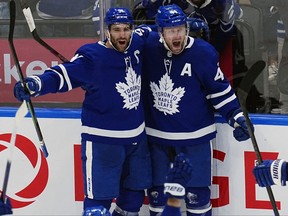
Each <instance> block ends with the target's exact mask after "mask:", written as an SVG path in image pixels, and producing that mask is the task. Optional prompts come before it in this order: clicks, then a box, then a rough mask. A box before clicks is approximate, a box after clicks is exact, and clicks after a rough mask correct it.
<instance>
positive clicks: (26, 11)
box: [20, 0, 68, 62]
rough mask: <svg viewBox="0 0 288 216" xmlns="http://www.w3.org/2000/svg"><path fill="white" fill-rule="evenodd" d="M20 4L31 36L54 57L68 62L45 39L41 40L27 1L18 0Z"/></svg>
mask: <svg viewBox="0 0 288 216" xmlns="http://www.w3.org/2000/svg"><path fill="white" fill-rule="evenodd" d="M20 5H21V8H22V11H23V14H24V16H25V19H26V21H27V24H28V26H29V30H30V32H31V33H32V36H33V38H34V39H35V40H36V41H37V42H38V43H39V44H41V45H42V46H43V47H45V48H46V49H48V50H49V51H50V52H51V53H52V54H53V55H55V56H56V57H58V58H59V59H60V60H61V61H63V62H68V60H67V59H66V58H65V57H64V56H63V55H61V54H60V53H59V52H57V51H56V50H55V49H53V48H52V47H51V46H50V45H49V44H47V43H46V42H45V41H43V40H42V39H41V38H40V36H39V35H38V32H37V30H36V25H35V22H34V18H33V15H32V12H31V9H30V7H29V5H28V3H27V1H26V0H20Z"/></svg>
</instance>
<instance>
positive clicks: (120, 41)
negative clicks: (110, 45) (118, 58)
mask: <svg viewBox="0 0 288 216" xmlns="http://www.w3.org/2000/svg"><path fill="white" fill-rule="evenodd" d="M118 43H119V44H120V45H125V44H126V40H119V41H118Z"/></svg>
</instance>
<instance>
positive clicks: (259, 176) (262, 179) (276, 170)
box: [253, 159, 287, 187]
mask: <svg viewBox="0 0 288 216" xmlns="http://www.w3.org/2000/svg"><path fill="white" fill-rule="evenodd" d="M286 167H287V162H286V161H284V160H281V159H277V160H264V161H263V162H262V163H261V164H259V165H256V166H255V167H254V169H253V174H254V176H255V179H256V182H257V184H258V185H259V186H260V187H267V186H271V185H274V184H276V185H282V186H286V181H287V168H286Z"/></svg>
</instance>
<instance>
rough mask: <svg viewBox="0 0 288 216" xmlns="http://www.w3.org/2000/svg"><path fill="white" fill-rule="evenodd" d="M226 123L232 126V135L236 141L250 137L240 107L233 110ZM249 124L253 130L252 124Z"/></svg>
mask: <svg viewBox="0 0 288 216" xmlns="http://www.w3.org/2000/svg"><path fill="white" fill-rule="evenodd" d="M228 124H229V125H230V126H231V127H233V128H234V131H233V136H234V138H235V139H236V140H237V141H239V142H241V141H245V140H247V139H249V138H250V135H249V132H248V126H247V124H246V121H245V117H244V115H243V112H242V110H241V109H236V110H235V111H234V112H233V114H232V116H231V117H230V118H229V120H228ZM251 126H252V131H254V126H253V124H252V123H251Z"/></svg>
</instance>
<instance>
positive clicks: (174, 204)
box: [83, 153, 192, 216]
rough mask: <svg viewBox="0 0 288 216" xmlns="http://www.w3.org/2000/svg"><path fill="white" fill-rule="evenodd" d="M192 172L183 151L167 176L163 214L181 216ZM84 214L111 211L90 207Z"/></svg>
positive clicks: (103, 215) (102, 215)
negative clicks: (165, 201) (186, 187)
mask: <svg viewBox="0 0 288 216" xmlns="http://www.w3.org/2000/svg"><path fill="white" fill-rule="evenodd" d="M191 172H192V165H191V164H190V163H189V160H188V159H187V158H185V156H184V155H183V154H182V153H181V154H178V155H177V156H176V157H175V160H174V162H173V166H172V167H171V168H170V169H169V171H168V174H167V177H166V182H165V189H164V194H165V195H166V197H167V203H166V205H165V207H164V210H163V212H162V213H161V216H181V211H180V208H181V203H182V200H183V199H184V197H185V186H186V185H187V184H188V183H189V182H190V181H191ZM83 216H110V213H109V212H107V210H106V209H104V208H103V209H99V208H98V209H95V208H90V209H89V210H87V211H86V214H85V215H83Z"/></svg>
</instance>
